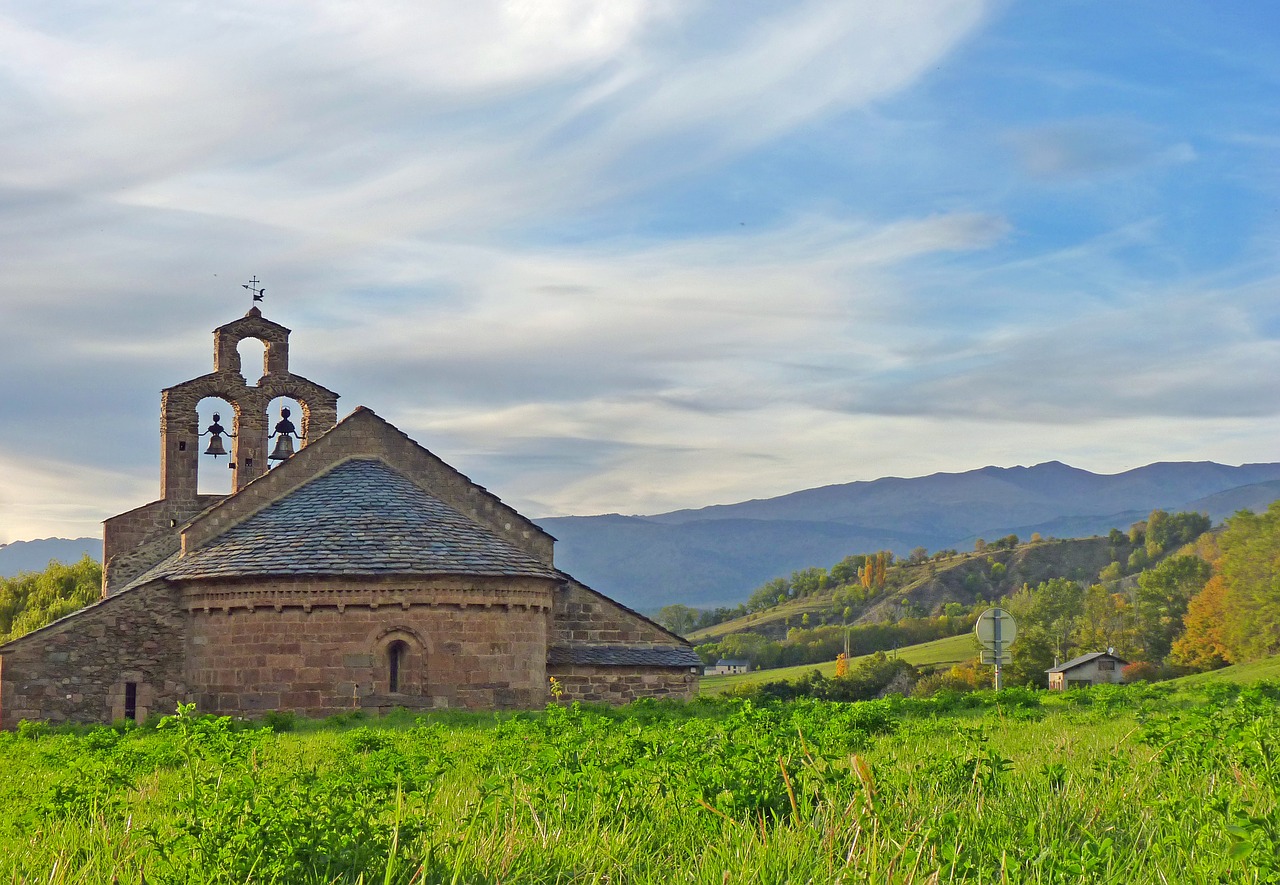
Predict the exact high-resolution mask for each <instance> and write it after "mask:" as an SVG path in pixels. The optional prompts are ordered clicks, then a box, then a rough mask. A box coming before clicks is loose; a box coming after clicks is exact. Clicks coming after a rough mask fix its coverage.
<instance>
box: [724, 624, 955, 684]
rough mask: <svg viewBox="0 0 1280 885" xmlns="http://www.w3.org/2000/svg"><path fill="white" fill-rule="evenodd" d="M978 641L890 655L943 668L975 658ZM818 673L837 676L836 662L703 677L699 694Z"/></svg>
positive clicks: (951, 639) (852, 662) (936, 643)
mask: <svg viewBox="0 0 1280 885" xmlns="http://www.w3.org/2000/svg"><path fill="white" fill-rule="evenodd" d="M978 650H979V645H978V640H977V639H975V638H974V636H973V634H972V633H963V634H961V635H959V636H948V637H946V638H945V639H935V640H933V641H932V642H922V643H920V644H919V645H909V646H907V647H906V648H902V649H899V650H898V651H896V652H894V653H893V654H895V655H897V656H898V657H900V658H902V659H903V660H904V661H906V662H907V663H908V664H913V665H915V666H917V667H928V668H930V669H946V668H947V667H950V666H951V665H952V664H961V663H964V662H965V661H969V660H972V659H973V658H976V657H977V656H978ZM869 657H871V655H862V656H860V657H852V658H850V659H849V666H850V667H855V666H857V664H858V662H859V661H862V660H864V659H866V658H869ZM814 670H817V671H818V672H819V673H821V674H822V675H823V676H827V677H831V676H834V675H835V673H836V662H835V661H827V662H826V663H822V664H801V665H800V666H797V667H778V668H776V669H772V670H753V671H752V672H750V673H738V674H735V675H733V676H706V677H703V679H702V694H704V695H715V694H723V693H724V692H727V691H731V690H733V689H735V688H741V687H742V686H747V685H759V684H761V683H764V682H777V681H781V680H791V679H798V678H799V677H801V676H803V675H804V674H806V673H811V672H813V671H814Z"/></svg>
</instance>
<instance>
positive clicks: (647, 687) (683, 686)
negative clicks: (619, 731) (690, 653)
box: [547, 664, 698, 704]
mask: <svg viewBox="0 0 1280 885" xmlns="http://www.w3.org/2000/svg"><path fill="white" fill-rule="evenodd" d="M547 676H548V678H549V679H555V680H556V682H558V683H559V684H560V690H561V692H562V693H561V695H560V700H562V701H593V702H597V703H605V704H629V703H631V702H632V701H635V700H639V699H640V698H673V699H675V700H682V701H689V700H693V698H694V697H696V696H697V694H698V677H697V676H696V675H694V674H691V673H690V672H689V670H688V668H686V667H679V668H669V667H601V666H591V665H586V664H562V665H559V666H555V667H548V668H547Z"/></svg>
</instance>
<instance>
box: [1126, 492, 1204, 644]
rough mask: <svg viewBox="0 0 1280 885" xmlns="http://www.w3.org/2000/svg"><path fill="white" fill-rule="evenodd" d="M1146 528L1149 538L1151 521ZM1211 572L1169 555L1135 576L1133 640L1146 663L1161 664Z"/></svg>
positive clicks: (1193, 558) (1198, 561)
mask: <svg viewBox="0 0 1280 885" xmlns="http://www.w3.org/2000/svg"><path fill="white" fill-rule="evenodd" d="M1157 512H1159V511H1157ZM1154 518H1155V514H1154V513H1153V514H1152V519H1154ZM1147 525H1148V529H1147V537H1148V539H1150V538H1151V536H1152V529H1151V528H1150V526H1151V525H1152V521H1151V520H1148V523H1147ZM1150 543H1151V542H1150V540H1148V544H1150ZM1212 572H1213V569H1212V568H1211V567H1210V566H1209V563H1207V562H1205V561H1204V560H1203V559H1201V558H1200V557H1198V556H1173V557H1170V558H1169V559H1166V560H1165V561H1164V562H1162V563H1160V564H1159V565H1158V566H1156V567H1155V568H1153V569H1151V570H1150V571H1146V572H1143V573H1142V574H1141V575H1139V576H1138V588H1137V590H1136V591H1135V592H1134V603H1133V605H1134V611H1135V614H1136V621H1137V624H1136V626H1137V633H1138V636H1137V638H1138V642H1139V643H1140V645H1141V646H1142V649H1143V655H1144V657H1145V659H1146V660H1148V661H1162V660H1164V659H1165V658H1166V657H1167V656H1168V655H1169V651H1170V649H1171V648H1172V646H1173V640H1174V639H1175V638H1176V637H1177V635H1178V634H1179V633H1181V632H1182V629H1183V623H1182V619H1183V616H1185V615H1186V613H1187V605H1188V603H1190V601H1191V598H1192V597H1193V596H1195V595H1196V594H1197V593H1199V592H1200V591H1201V590H1202V589H1203V588H1204V585H1205V582H1206V581H1208V580H1209V577H1210V575H1211V574H1212Z"/></svg>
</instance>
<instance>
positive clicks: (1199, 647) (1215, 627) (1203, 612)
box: [1170, 574, 1232, 670]
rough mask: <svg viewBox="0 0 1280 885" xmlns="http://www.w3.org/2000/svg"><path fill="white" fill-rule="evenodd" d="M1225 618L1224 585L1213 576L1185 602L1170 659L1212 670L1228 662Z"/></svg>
mask: <svg viewBox="0 0 1280 885" xmlns="http://www.w3.org/2000/svg"><path fill="white" fill-rule="evenodd" d="M1226 621H1227V585H1226V584H1225V583H1224V582H1223V580H1222V575H1220V574H1219V575H1214V576H1213V577H1212V578H1210V579H1209V581H1208V583H1207V584H1205V585H1204V589H1203V590H1201V591H1200V592H1199V593H1198V594H1197V595H1196V596H1195V598H1193V599H1192V600H1191V602H1190V603H1188V605H1187V614H1186V616H1185V617H1184V618H1183V624H1184V625H1185V629H1184V631H1183V633H1182V635H1181V636H1179V637H1178V638H1177V639H1175V640H1174V642H1173V653H1172V654H1171V655H1170V660H1172V661H1173V663H1175V664H1180V665H1181V666H1183V667H1191V668H1192V669H1195V670H1214V669H1217V668H1218V667H1225V666H1226V665H1227V664H1229V663H1231V660H1232V658H1231V651H1230V649H1228V648H1227V643H1226V640H1225V639H1224V638H1223V628H1224V625H1225V624H1226Z"/></svg>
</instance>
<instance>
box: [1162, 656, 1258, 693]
mask: <svg viewBox="0 0 1280 885" xmlns="http://www.w3.org/2000/svg"><path fill="white" fill-rule="evenodd" d="M1263 679H1275V680H1280V656H1277V657H1273V658H1267V659H1266V660H1263V661H1257V662H1255V663H1252V664H1232V665H1231V666H1230V667H1224V668H1223V669H1221V670H1211V671H1209V672H1207V673H1196V674H1195V675H1193V676H1183V677H1181V678H1179V679H1174V680H1171V681H1172V682H1173V684H1174V685H1177V686H1180V687H1181V686H1186V687H1195V686H1199V685H1204V684H1205V683H1209V682H1234V683H1237V684H1246V683H1251V682H1258V681H1260V680H1263Z"/></svg>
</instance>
